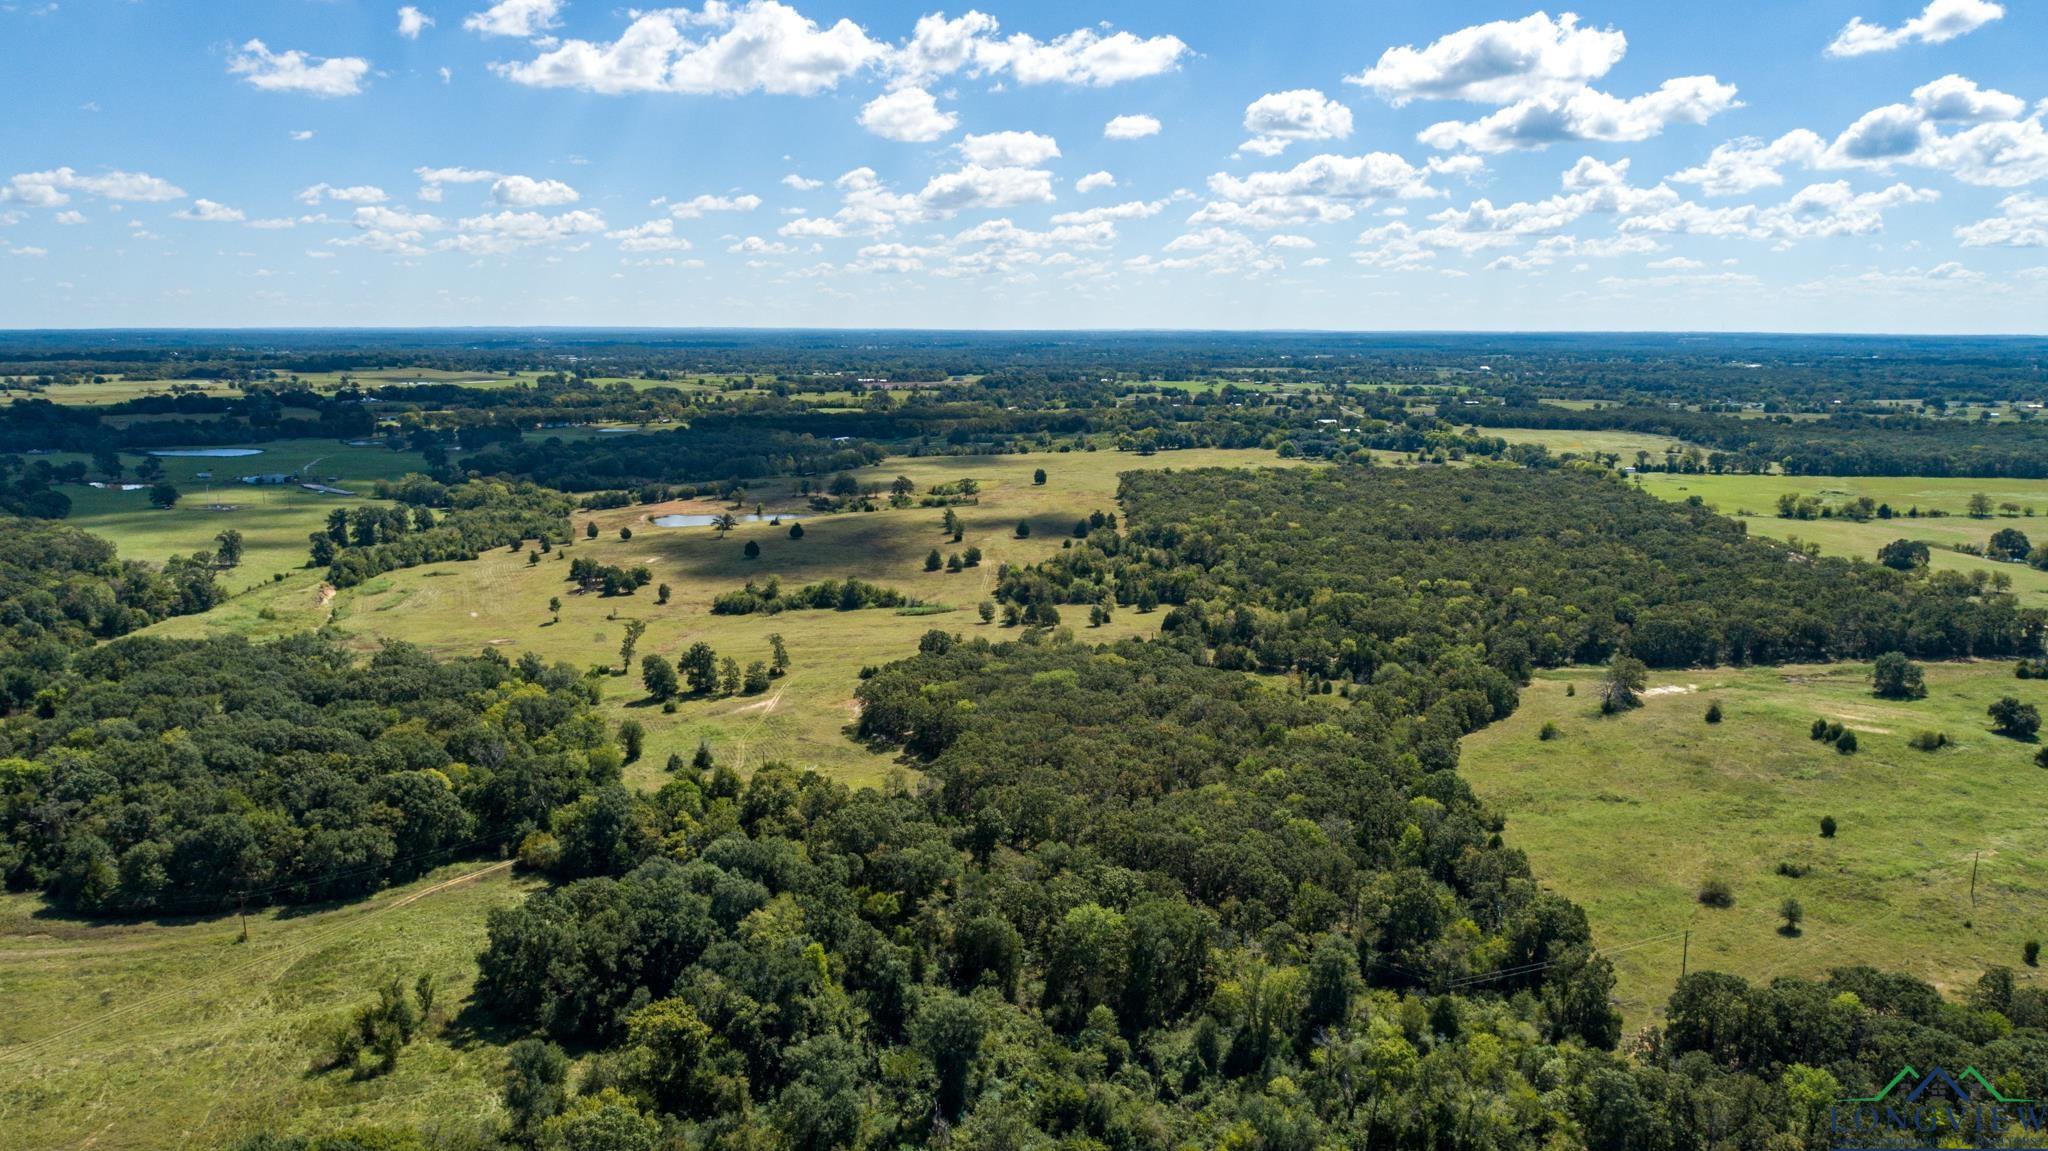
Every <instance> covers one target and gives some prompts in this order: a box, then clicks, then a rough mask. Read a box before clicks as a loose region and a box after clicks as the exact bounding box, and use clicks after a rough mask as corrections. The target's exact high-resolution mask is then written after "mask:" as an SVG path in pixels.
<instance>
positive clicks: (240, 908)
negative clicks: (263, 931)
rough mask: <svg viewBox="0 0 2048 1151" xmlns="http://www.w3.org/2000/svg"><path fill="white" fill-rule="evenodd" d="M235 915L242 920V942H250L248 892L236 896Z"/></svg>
mask: <svg viewBox="0 0 2048 1151" xmlns="http://www.w3.org/2000/svg"><path fill="white" fill-rule="evenodd" d="M235 917H236V918H238V919H240V920H241V921H242V942H243V943H247V942H249V896H248V893H247V892H244V893H242V894H240V895H237V896H236V897H235Z"/></svg>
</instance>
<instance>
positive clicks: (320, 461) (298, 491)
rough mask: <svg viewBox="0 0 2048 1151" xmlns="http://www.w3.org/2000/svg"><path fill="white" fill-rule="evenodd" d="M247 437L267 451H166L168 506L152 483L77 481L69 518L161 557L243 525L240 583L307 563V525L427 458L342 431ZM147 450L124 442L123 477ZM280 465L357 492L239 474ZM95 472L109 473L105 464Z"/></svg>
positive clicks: (145, 556) (365, 497) (319, 523)
mask: <svg viewBox="0 0 2048 1151" xmlns="http://www.w3.org/2000/svg"><path fill="white" fill-rule="evenodd" d="M243 446H246V447H250V448H256V449H259V450H260V451H261V453H262V454H260V455H253V456H232V457H208V456H160V457H157V458H158V461H159V462H160V463H162V464H163V469H164V478H165V479H168V480H170V481H171V483H172V484H173V485H175V486H176V487H177V489H178V494H179V499H178V503H177V505H176V506H175V507H173V508H171V509H170V510H168V511H165V510H162V509H159V508H155V507H151V506H150V503H149V492H148V490H147V489H141V490H136V491H115V490H112V489H105V488H90V487H84V486H82V485H77V484H67V485H65V486H64V488H63V489H62V490H63V492H64V494H65V495H67V496H69V497H71V515H70V518H68V519H66V520H65V521H64V522H65V523H66V524H68V525H70V526H71V527H75V528H80V529H82V530H84V531H89V532H92V533H93V534H94V535H99V536H104V537H106V538H107V539H109V540H112V541H113V542H114V545H115V546H116V547H117V548H119V549H120V553H121V556H122V558H124V559H141V560H150V561H152V562H155V563H162V562H163V561H164V560H166V559H168V558H169V557H171V556H173V555H190V554H191V553H193V552H196V551H213V550H214V549H215V548H216V547H218V546H219V545H217V544H215V543H214V537H215V536H217V535H219V534H220V533H221V532H223V531H225V530H227V529H228V528H234V529H235V530H236V531H239V532H241V533H242V537H243V543H242V547H243V556H242V566H241V567H239V568H237V569H235V570H233V571H224V572H222V573H221V575H220V582H221V584H222V585H223V586H225V587H226V588H227V589H228V590H229V591H230V592H231V593H240V592H243V591H246V590H248V589H249V588H251V587H254V586H256V585H258V584H262V583H264V582H267V581H269V580H270V579H271V578H272V577H274V576H275V575H276V574H277V573H279V572H288V571H292V570H294V569H296V568H299V567H301V566H303V565H304V564H305V562H306V535H307V533H309V532H313V531H317V530H319V529H321V528H323V527H325V526H326V523H327V513H328V512H329V511H331V510H333V509H334V508H336V507H354V506H356V505H359V504H375V503H378V502H379V501H377V500H376V499H374V498H372V496H371V491H372V485H373V484H375V482H376V481H377V480H379V479H396V478H398V477H399V476H402V475H404V474H405V473H407V472H416V471H420V470H421V468H422V465H421V462H420V455H419V453H418V452H394V451H392V450H390V449H389V448H382V447H358V446H353V445H350V444H346V443H342V442H339V441H336V440H279V441H276V442H274V443H266V444H248V445H243ZM37 458H39V459H45V460H49V461H50V462H51V463H53V464H61V463H67V462H69V461H72V460H82V461H84V462H85V463H86V464H87V466H88V467H90V465H91V463H92V461H91V459H90V458H89V457H86V456H80V455H75V454H68V453H54V454H51V455H47V456H40V457H37ZM146 458H148V457H146V456H145V455H143V454H141V453H137V452H124V453H123V454H122V456H121V463H122V464H123V466H124V467H125V468H126V469H127V470H126V471H125V472H124V473H123V475H122V477H121V479H122V482H125V483H137V482H139V481H138V480H137V479H136V478H135V468H136V466H137V465H139V464H141V463H142V462H143V460H145V459H146ZM201 472H210V473H212V476H213V478H212V479H211V480H203V479H200V478H199V473H201ZM277 472H286V473H290V474H292V475H293V476H295V477H297V476H303V477H304V478H305V479H306V480H308V481H310V482H313V483H330V482H331V485H332V486H334V487H339V488H343V489H346V490H348V491H351V492H354V493H355V494H354V495H351V496H340V495H330V494H326V493H322V492H313V491H308V490H306V489H305V488H302V487H300V486H299V485H298V482H297V480H296V479H295V480H294V481H293V482H292V483H289V484H268V485H256V484H244V483H241V482H239V480H238V479H237V477H239V476H245V475H264V474H270V473H277ZM93 478H94V479H96V480H98V479H104V478H105V477H103V476H101V475H99V474H97V473H95V474H94V475H93Z"/></svg>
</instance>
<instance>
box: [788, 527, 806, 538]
mask: <svg viewBox="0 0 2048 1151" xmlns="http://www.w3.org/2000/svg"><path fill="white" fill-rule="evenodd" d="M789 538H790V539H793V540H800V539H802V538H804V525H802V524H791V525H789Z"/></svg>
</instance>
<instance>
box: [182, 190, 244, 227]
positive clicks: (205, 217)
mask: <svg viewBox="0 0 2048 1151" xmlns="http://www.w3.org/2000/svg"><path fill="white" fill-rule="evenodd" d="M171 215H172V217H173V218H175V219H179V220H197V221H199V222H201V223H205V224H239V223H241V222H242V221H243V220H245V219H247V218H248V217H247V216H245V215H243V214H242V210H241V209H240V208H230V207H228V206H227V205H226V204H222V203H217V202H215V201H213V200H209V199H206V198H205V197H203V196H202V197H200V198H199V199H197V200H194V201H192V206H191V207H189V208H181V209H179V210H178V211H175V212H172V213H171Z"/></svg>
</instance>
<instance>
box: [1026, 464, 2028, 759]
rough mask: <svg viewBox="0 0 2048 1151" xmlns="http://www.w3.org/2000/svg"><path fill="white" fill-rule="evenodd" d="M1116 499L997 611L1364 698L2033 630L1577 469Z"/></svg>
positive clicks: (1296, 481)
mask: <svg viewBox="0 0 2048 1151" xmlns="http://www.w3.org/2000/svg"><path fill="white" fill-rule="evenodd" d="M1122 503H1123V506H1124V509H1125V514H1126V524H1125V530H1124V531H1123V532H1119V531H1117V530H1116V529H1115V528H1113V527H1109V526H1102V527H1090V528H1089V530H1088V532H1087V538H1086V542H1085V543H1083V544H1081V545H1080V546H1077V547H1074V548H1072V549H1069V550H1066V551H1063V552H1062V553H1061V554H1060V555H1058V556H1056V557H1054V558H1053V559H1052V560H1051V561H1049V562H1047V563H1046V564H1044V565H1042V566H1041V567H1038V568H1029V569H1022V568H1020V569H1011V570H1009V571H1006V572H1005V573H1004V574H1003V581H1002V584H1001V587H1000V588H999V589H998V593H997V594H998V595H999V596H1000V597H1001V598H1002V599H1004V600H1006V601H1008V602H1010V603H1013V604H1017V605H1020V606H1022V607H1024V608H1027V609H1028V608H1030V607H1032V606H1033V605H1038V604H1048V603H1049V604H1055V605H1056V604H1091V603H1098V602H1111V603H1115V604H1119V605H1134V604H1135V605H1140V606H1143V605H1145V604H1148V603H1157V604H1166V605H1169V606H1170V608H1171V610H1170V612H1169V615H1168V617H1167V619H1166V621H1165V623H1164V625H1163V626H1164V628H1165V630H1166V631H1167V633H1169V634H1180V635H1186V636H1190V637H1194V638H1197V639H1199V640H1201V641H1202V642H1203V643H1204V644H1205V645H1206V646H1208V647H1210V648H1212V649H1213V650H1214V651H1215V659H1216V662H1217V663H1219V664H1221V665H1223V666H1226V667H1243V668H1247V669H1252V668H1256V669H1260V670H1267V671H1289V672H1295V673H1299V674H1302V675H1305V676H1311V677H1314V678H1317V679H1337V680H1341V681H1346V682H1349V683H1355V684H1358V685H1360V689H1361V690H1367V691H1381V690H1387V689H1388V688H1389V686H1391V688H1392V690H1396V691H1401V690H1402V689H1403V686H1404V685H1406V684H1407V683H1408V682H1409V680H1408V678H1407V677H1408V676H1410V675H1412V674H1414V673H1416V672H1418V671H1423V670H1426V669H1428V668H1431V667H1435V666H1437V665H1439V664H1441V663H1443V662H1445V661H1468V660H1480V661H1483V662H1484V663H1485V664H1486V665H1488V666H1490V667H1493V668H1495V669H1498V670H1500V671H1502V672H1505V673H1507V674H1508V675H1510V676H1513V677H1517V678H1519V677H1522V676H1525V675H1526V674H1527V672H1528V671H1529V669H1530V668H1532V667H1556V666H1559V665H1562V664H1566V663H1600V662H1604V661H1605V660H1606V659H1607V658H1608V657H1609V656H1611V655H1613V654H1615V653H1617V652H1621V653H1626V654H1630V655H1633V656H1635V657H1636V658H1639V659H1641V660H1643V661H1645V662H1646V663H1648V664H1650V665H1651V666H1655V667H1691V666H1699V665H1710V664H1716V663H1735V664H1740V663H1776V662H1784V661H1796V660H1829V659H1851V658H1862V659H1868V658H1873V657H1875V656H1877V655H1878V654H1880V653H1883V652H1887V651H1902V652H1906V653H1909V654H1913V655H1918V656H1924V657H1928V658H1956V657H1967V656H1993V655H2013V654H2018V653H2022V652H2027V651H2032V650H2034V648H2035V647H2036V646H2037V645H2038V644H2039V642H2040V638H2041V634H2042V626H2043V625H2042V619H2041V616H2040V613H2038V612H2035V611H2032V610H2026V609H2021V608H2020V607H2019V606H2018V605H2017V603H2016V602H2015V601H2014V599H2013V597H2012V596H2010V595H2009V594H2005V593H2001V592H1999V591H1997V590H1995V589H1994V588H1993V587H1992V586H1991V584H1990V583H1989V582H1987V581H1986V580H1984V579H1981V578H1980V579H1970V578H1965V577H1964V576H1962V575H1960V574H1959V573H1953V572H1936V573H1932V574H1929V573H1926V572H1901V571H1896V570H1893V569H1891V568H1887V567H1884V566H1881V565H1875V564H1869V563H1863V562H1859V561H1850V560H1844V559H1838V558H1831V557H1829V558H1823V557H1816V556H1813V555H1811V554H1809V553H1807V552H1805V551H1802V550H1800V549H1797V548H1794V547H1791V546H1790V545H1787V544H1784V543H1781V542H1778V541H1775V540H1764V539H1755V538H1751V537H1750V536H1749V535H1748V534H1747V533H1746V532H1745V531H1744V529H1743V525H1742V524H1741V523H1740V522H1738V521H1735V520H1730V519H1727V518H1725V517H1722V516H1718V515H1716V514H1714V513H1713V512H1712V511H1710V510H1708V509H1707V508H1705V507H1704V506H1702V505H1701V504H1700V503H1698V502H1697V501H1692V502H1688V503H1682V504H1674V503H1669V502H1666V501H1663V500H1659V499H1656V498H1654V497H1652V496H1650V495H1647V494H1645V493H1643V492H1641V491H1638V490H1636V489H1635V488H1634V487H1633V486H1631V485H1629V484H1627V483H1624V482H1623V481H1621V480H1619V479H1617V478H1615V477H1613V476H1612V475H1608V474H1602V473H1599V472H1595V471H1591V470H1586V469H1578V468H1560V469H1551V470H1532V469H1519V468H1505V467H1474V468H1460V469H1414V468H1409V469H1398V468H1355V467H1340V468H1329V469H1316V470H1310V469H1267V470H1260V471H1251V470H1242V471H1232V470H1223V469H1199V470H1187V471H1139V472H1130V473H1127V474H1126V475H1125V476H1124V479H1123V487H1122ZM1412 702H1413V703H1414V704H1415V705H1416V706H1417V708H1418V709H1427V708H1429V707H1430V706H1432V703H1433V701H1432V700H1431V699H1430V698H1429V697H1428V695H1427V694H1426V693H1424V694H1423V695H1422V696H1421V697H1420V698H1416V699H1414V700H1413V701H1412ZM1475 718H1476V719H1477V720H1478V722H1484V721H1485V720H1487V719H1490V718H1492V717H1491V716H1488V715H1485V714H1483V713H1481V714H1479V715H1477V716H1475ZM1474 726H1477V724H1476V723H1467V724H1465V725H1464V727H1463V728H1462V730H1470V729H1471V728H1472V727H1474Z"/></svg>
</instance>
